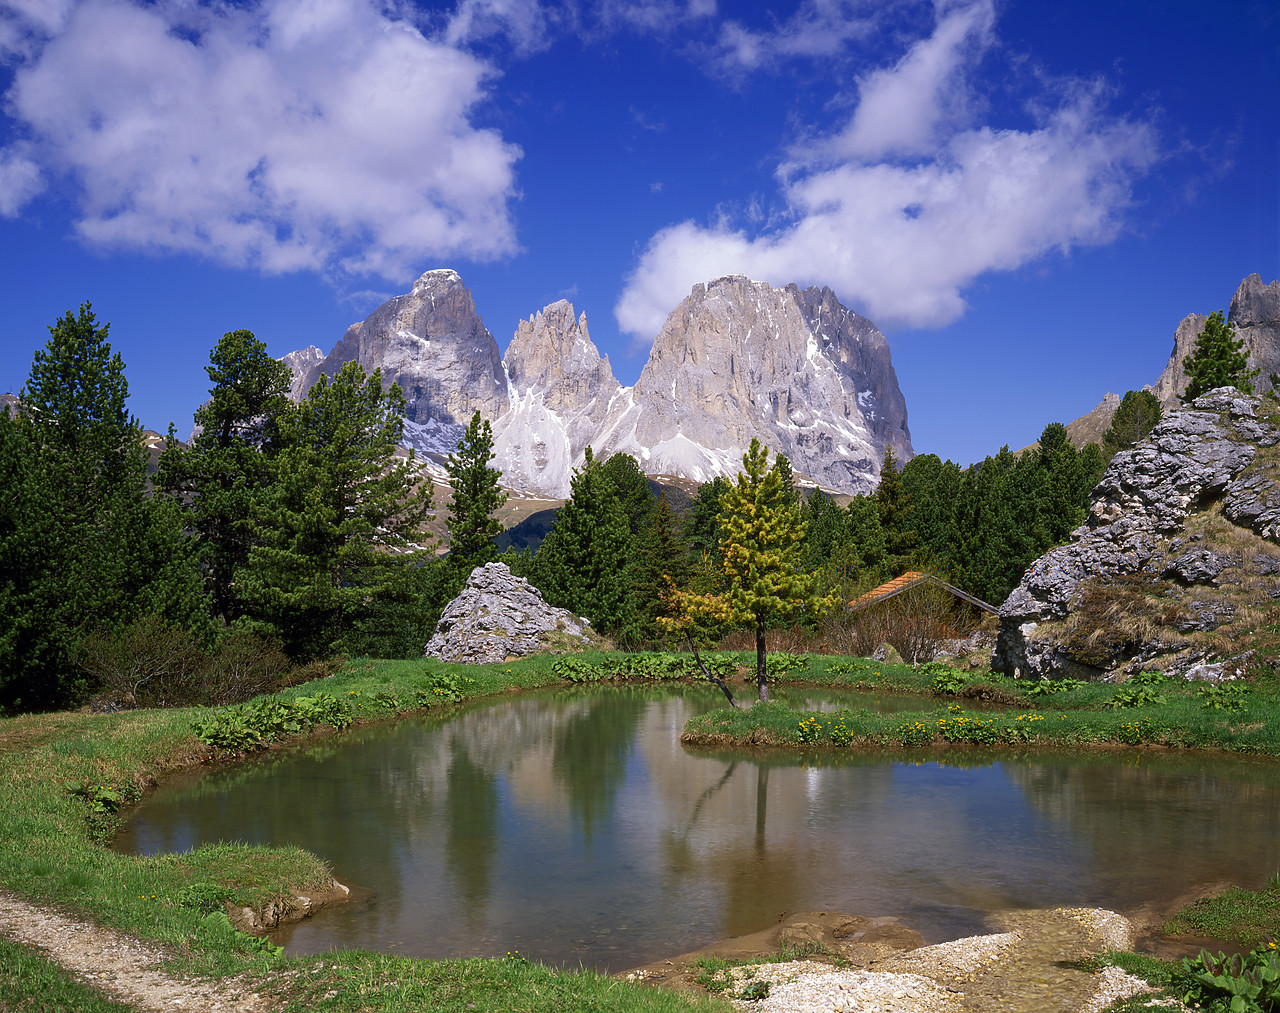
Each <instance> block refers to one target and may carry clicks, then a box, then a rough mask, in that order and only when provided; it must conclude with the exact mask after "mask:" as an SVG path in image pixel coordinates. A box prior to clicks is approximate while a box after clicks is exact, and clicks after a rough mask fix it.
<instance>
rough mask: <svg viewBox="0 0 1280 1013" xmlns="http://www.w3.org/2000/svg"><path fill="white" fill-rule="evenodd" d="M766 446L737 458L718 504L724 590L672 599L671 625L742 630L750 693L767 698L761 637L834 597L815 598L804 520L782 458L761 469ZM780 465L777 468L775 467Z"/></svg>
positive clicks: (815, 611)
mask: <svg viewBox="0 0 1280 1013" xmlns="http://www.w3.org/2000/svg"><path fill="white" fill-rule="evenodd" d="M768 457H769V448H768V447H766V446H765V445H764V444H762V443H761V442H760V441H759V440H758V439H755V438H753V439H752V440H751V446H750V447H749V448H748V449H747V452H746V453H745V454H744V455H743V456H742V466H743V470H742V471H741V472H739V473H738V476H737V479H736V480H735V481H734V482H733V483H732V484H731V485H730V486H729V488H728V489H727V490H726V491H725V493H724V494H723V496H722V497H721V499H720V508H721V526H722V534H721V541H720V549H721V554H722V556H723V559H724V564H723V566H724V576H725V582H726V587H725V590H724V591H723V592H722V593H720V594H710V595H694V594H690V593H685V594H683V595H681V594H676V595H673V596H672V597H673V605H674V606H675V612H676V615H677V619H676V620H674V621H673V622H672V624H671V625H674V626H678V625H679V617H680V616H681V615H683V616H684V617H686V622H687V621H688V620H689V619H692V618H693V617H695V616H705V617H706V618H711V619H717V618H718V619H723V620H726V621H728V622H730V623H733V624H734V625H740V626H746V627H748V628H751V629H753V630H754V631H755V635H756V688H757V691H758V696H759V698H760V699H761V700H768V699H769V673H768V668H767V664H766V662H767V654H766V645H765V633H766V632H767V630H768V629H769V628H770V627H771V626H774V625H776V624H778V623H781V622H784V621H786V620H788V619H791V618H793V617H795V616H796V615H798V614H800V613H802V612H806V611H808V612H811V613H813V614H815V615H816V614H821V613H822V612H825V611H827V610H828V609H830V608H831V607H832V605H833V604H834V602H835V598H834V596H831V597H821V596H819V595H818V594H817V593H816V586H817V577H816V575H815V574H813V573H811V572H809V570H808V569H807V567H806V563H807V553H806V548H805V540H804V538H805V521H804V516H803V514H802V511H801V507H800V504H799V502H798V501H797V498H796V496H795V494H794V491H793V490H792V489H791V488H790V484H789V482H788V481H787V478H788V475H789V473H790V467H789V465H788V464H787V463H786V461H785V458H779V459H775V461H774V463H773V466H772V467H767V465H768ZM779 460H782V461H783V464H781V465H780V464H779V463H778V462H779Z"/></svg>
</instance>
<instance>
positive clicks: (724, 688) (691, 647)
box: [689, 637, 742, 710]
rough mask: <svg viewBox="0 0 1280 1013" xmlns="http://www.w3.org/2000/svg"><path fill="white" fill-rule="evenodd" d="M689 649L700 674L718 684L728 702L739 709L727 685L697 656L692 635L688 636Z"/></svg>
mask: <svg viewBox="0 0 1280 1013" xmlns="http://www.w3.org/2000/svg"><path fill="white" fill-rule="evenodd" d="M689 650H691V651H692V652H693V660H694V661H696V662H697V663H698V667H699V668H700V669H702V674H703V675H705V676H706V677H707V681H708V682H714V683H715V684H716V685H717V686H719V687H720V691H721V692H722V693H724V695H725V696H727V697H728V698H729V703H731V704H732V705H733V706H734V707H735V708H737V709H738V710H741V709H742V708H741V707H740V706H739V705H738V701H737V700H735V699H734V698H733V693H732V692H731V691H730V690H729V687H728V686H726V685H725V684H724V680H723V679H717V678H716V677H715V676H714V675H712V674H711V670H710V669H709V668H707V666H706V665H704V664H703V663H702V659H701V658H700V657H699V656H698V648H697V647H695V646H694V644H693V637H690V638H689Z"/></svg>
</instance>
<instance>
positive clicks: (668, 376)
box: [285, 271, 912, 497]
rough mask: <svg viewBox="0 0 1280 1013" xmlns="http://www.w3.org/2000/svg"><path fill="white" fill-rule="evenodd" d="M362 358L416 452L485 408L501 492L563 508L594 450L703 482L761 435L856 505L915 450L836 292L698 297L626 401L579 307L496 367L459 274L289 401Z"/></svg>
mask: <svg viewBox="0 0 1280 1013" xmlns="http://www.w3.org/2000/svg"><path fill="white" fill-rule="evenodd" d="M351 360H356V361H359V362H360V364H361V365H362V366H364V368H365V370H366V371H372V370H373V369H375V368H378V367H381V369H382V375H383V379H384V381H385V382H386V383H391V382H392V381H395V382H397V383H399V384H400V386H401V388H402V389H403V390H404V392H405V396H406V397H407V399H408V403H409V408H408V421H407V423H406V442H408V443H409V444H410V445H411V446H413V447H415V448H416V449H418V450H419V451H426V452H434V453H438V454H447V453H449V452H451V451H453V450H454V449H455V448H456V445H457V440H458V438H459V436H460V435H461V431H462V428H463V426H464V425H465V423H466V422H467V420H468V419H469V418H470V416H471V414H472V413H473V412H474V411H476V410H479V411H480V413H481V415H482V416H484V417H485V418H487V419H489V420H490V421H491V422H492V423H493V427H494V451H495V461H494V463H495V466H496V467H498V468H499V469H500V470H501V471H502V473H503V481H504V483H505V484H506V485H507V486H509V487H510V488H513V489H517V490H521V491H524V492H528V493H531V494H535V495H541V496H548V497H564V496H567V495H568V494H569V479H570V477H571V475H572V471H573V469H574V468H575V467H579V466H581V464H582V462H583V460H584V454H585V449H586V447H587V446H588V445H590V446H591V447H592V448H593V449H594V450H595V452H596V455H597V456H599V457H607V456H608V455H609V454H612V453H617V452H626V453H630V454H633V455H634V456H635V457H636V458H637V460H638V461H639V462H640V466H641V468H642V469H643V470H644V471H645V472H646V473H647V474H651V475H654V474H668V475H673V476H677V477H682V478H690V479H693V480H695V481H705V480H706V479H709V478H711V477H713V476H715V475H733V474H736V473H737V471H738V470H739V468H740V467H741V463H742V455H743V453H744V452H745V450H746V449H747V447H748V446H749V445H750V443H751V439H752V438H753V437H759V438H760V439H761V440H762V441H763V442H765V443H767V444H768V445H769V447H770V449H771V450H772V451H774V452H775V453H782V454H786V455H787V456H788V457H789V458H790V460H791V463H792V466H793V468H794V469H795V471H796V472H797V474H799V475H800V476H806V477H808V478H809V479H811V480H813V481H814V482H816V483H818V484H820V485H822V486H825V487H826V488H828V489H831V490H834V491H837V492H846V493H856V492H866V491H868V490H870V489H872V488H874V487H875V485H876V483H877V481H878V480H879V473H880V462H881V459H882V458H883V455H884V449H885V447H886V446H892V447H893V448H894V451H895V452H896V454H897V456H898V458H899V460H901V461H904V462H905V461H906V460H908V459H909V458H910V457H911V455H912V450H911V437H910V433H909V431H908V429H907V409H906V402H905V400H904V399H903V396H902V392H901V390H899V388H898V380H897V376H896V374H895V373H894V369H893V363H892V361H891V358H890V353H889V346H888V342H887V341H886V340H885V338H884V335H883V334H881V333H880V331H879V330H878V329H877V328H876V327H875V325H874V324H872V323H871V321H869V320H867V319H866V318H865V317H861V316H859V315H858V314H856V313H853V312H851V311H850V310H848V309H846V308H845V307H844V306H842V305H841V304H840V302H839V301H838V300H837V299H836V297H835V296H834V294H832V292H831V291H830V289H825V288H823V289H819V288H810V289H806V290H804V291H801V290H800V289H799V288H797V287H796V286H795V285H788V286H787V287H786V288H782V289H775V288H772V287H771V286H769V285H766V284H764V283H762V282H754V281H750V280H748V279H747V278H744V277H741V276H735V277H729V278H720V279H717V280H716V281H713V282H711V283H709V284H707V285H698V286H696V287H695V288H694V290H693V293H692V294H691V295H690V296H689V298H687V299H685V300H684V301H683V302H682V303H681V304H680V306H678V307H677V308H676V309H675V310H674V311H673V312H672V313H671V315H670V316H669V317H668V319H667V321H666V324H665V325H664V326H663V329H662V332H661V334H659V336H658V339H657V340H656V341H655V342H654V346H653V350H652V352H651V354H650V356H649V360H648V362H647V363H646V364H645V367H644V370H643V371H642V372H641V374H640V379H639V381H638V382H637V383H636V385H635V387H634V388H627V387H623V386H622V385H621V384H620V383H619V382H618V380H617V379H616V378H615V377H614V375H613V371H612V369H611V367H610V365H609V360H608V357H606V356H601V354H600V351H599V349H598V348H597V347H596V345H595V344H594V343H593V342H592V340H591V336H590V333H589V332H588V329H587V320H586V315H585V314H582V315H580V316H579V315H575V313H574V308H573V306H572V305H570V304H569V303H568V302H564V301H560V302H557V303H553V304H551V305H550V306H547V307H546V308H545V309H543V310H541V311H540V312H538V313H536V314H534V315H533V316H531V317H529V318H528V319H527V320H522V321H521V322H520V324H519V326H518V327H517V328H516V332H515V335H514V337H513V338H512V341H511V344H510V346H509V347H508V348H507V353H506V356H505V358H503V359H499V357H498V351H497V345H496V343H495V342H494V340H493V337H492V335H491V334H490V333H489V332H488V331H487V330H486V329H485V327H484V324H483V323H482V322H481V320H480V317H479V315H478V314H477V313H476V309H475V305H474V302H473V301H472V298H471V293H470V292H469V291H468V290H467V289H466V287H465V286H464V285H463V284H462V280H461V279H460V278H459V277H458V275H457V274H455V273H454V272H453V271H428V272H427V273H426V274H424V275H423V276H422V277H421V278H419V279H418V281H417V282H416V283H415V284H414V286H413V291H412V292H410V293H408V294H407V295H403V296H398V297H397V298H395V299H392V300H390V301H389V302H387V303H384V304H383V305H382V306H380V307H378V309H376V310H375V311H374V312H373V313H371V314H370V315H369V316H368V317H367V318H366V319H365V320H363V321H362V322H360V323H358V324H354V325H353V326H352V327H351V328H350V329H349V330H348V331H347V334H346V336H345V337H344V338H343V339H342V340H341V341H340V342H338V344H337V345H335V346H334V348H333V350H332V351H331V352H330V353H329V354H328V355H327V356H325V355H321V353H320V350H319V349H317V348H315V347H314V346H313V347H311V348H307V349H302V350H300V351H298V352H292V353H290V354H289V355H288V356H286V357H285V362H287V363H288V364H289V365H290V368H291V369H293V371H294V385H293V396H294V397H295V398H300V397H302V396H303V395H304V394H305V392H306V391H307V390H308V389H309V388H310V386H311V384H312V383H314V382H315V380H316V378H317V377H318V376H320V375H321V374H332V373H334V372H336V371H337V370H338V369H339V368H340V367H341V366H342V364H343V363H345V362H349V361H351Z"/></svg>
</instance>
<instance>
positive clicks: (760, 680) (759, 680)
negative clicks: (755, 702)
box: [756, 623, 769, 701]
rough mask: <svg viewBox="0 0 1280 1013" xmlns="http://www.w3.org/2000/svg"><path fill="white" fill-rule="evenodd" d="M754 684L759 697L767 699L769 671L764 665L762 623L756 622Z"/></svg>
mask: <svg viewBox="0 0 1280 1013" xmlns="http://www.w3.org/2000/svg"><path fill="white" fill-rule="evenodd" d="M756 686H758V687H759V689H760V699H761V700H766V701H767V700H768V699H769V673H768V672H767V671H766V670H765V667H764V623H756Z"/></svg>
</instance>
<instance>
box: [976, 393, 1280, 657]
mask: <svg viewBox="0 0 1280 1013" xmlns="http://www.w3.org/2000/svg"><path fill="white" fill-rule="evenodd" d="M1278 412H1280V406H1277V404H1276V402H1275V401H1274V400H1273V399H1271V398H1270V397H1267V398H1265V399H1263V398H1260V397H1257V396H1253V397H1250V396H1246V395H1243V394H1240V393H1239V392H1238V391H1236V390H1235V389H1234V388H1231V387H1226V388H1222V389H1221V390H1217V391H1212V392H1210V393H1208V394H1205V395H1204V396H1202V397H1200V398H1197V399H1196V401H1195V402H1194V403H1193V404H1192V405H1191V406H1189V407H1183V406H1181V405H1176V404H1175V405H1173V406H1170V409H1169V410H1168V412H1167V414H1166V415H1165V417H1164V419H1163V420H1162V421H1161V422H1160V423H1159V425H1157V426H1156V427H1155V429H1153V430H1152V431H1151V434H1150V435H1149V436H1148V437H1147V438H1146V439H1145V440H1143V441H1142V442H1140V443H1138V444H1137V445H1136V446H1134V447H1133V448H1132V449H1130V450H1127V451H1122V452H1121V453H1119V454H1117V455H1116V456H1115V458H1113V460H1112V461H1111V464H1110V466H1109V467H1108V468H1107V471H1106V473H1105V474H1104V475H1103V477H1102V480H1101V482H1099V483H1098V485H1097V487H1096V488H1095V489H1094V493H1093V503H1092V505H1091V507H1090V510H1089V514H1088V518H1087V520H1086V522H1085V524H1084V525H1082V526H1081V527H1080V528H1078V529H1076V531H1074V532H1072V535H1071V538H1072V540H1071V542H1070V543H1069V544H1067V545H1062V546H1059V547H1057V548H1055V549H1052V550H1050V551H1049V552H1048V553H1046V554H1045V555H1044V556H1042V557H1041V558H1040V559H1038V560H1036V561H1035V562H1034V563H1032V565H1031V566H1030V567H1029V568H1028V569H1027V572H1026V574H1025V575H1024V576H1023V579H1022V583H1021V584H1020V585H1019V586H1018V587H1017V588H1016V589H1015V590H1014V591H1013V593H1012V594H1011V595H1010V596H1009V597H1008V599H1006V601H1005V602H1004V604H1003V606H1002V607H1001V609H1000V635H999V638H998V641H997V646H996V652H995V656H994V658H993V667H995V668H997V669H999V670H1001V671H1004V672H1006V673H1008V674H1010V675H1014V676H1021V677H1061V676H1070V677H1074V678H1088V679H1096V678H1102V677H1123V676H1124V675H1125V674H1131V673H1133V672H1136V671H1139V670H1142V669H1150V668H1156V669H1160V670H1164V671H1168V672H1175V673H1185V672H1187V671H1189V670H1191V669H1193V668H1194V667H1196V666H1197V665H1200V664H1201V663H1202V662H1204V661H1205V659H1207V658H1211V657H1226V656H1229V655H1239V654H1240V652H1242V651H1245V650H1246V649H1247V647H1248V641H1247V640H1242V639H1241V637H1245V636H1246V635H1252V634H1253V632H1254V631H1255V630H1256V629H1258V628H1259V627H1262V626H1265V623H1264V622H1261V621H1260V618H1261V616H1262V615H1264V614H1268V613H1270V612H1271V611H1273V610H1274V607H1275V606H1274V602H1275V599H1276V598H1280V579H1277V578H1276V576H1275V575H1276V574H1277V573H1278V572H1280V544H1278V543H1280V450H1277V449H1276V448H1277V445H1280V427H1278V426H1277V422H1278V421H1280V415H1278V414H1277V413H1278ZM1228 631H1230V632H1228ZM1255 646H1256V645H1255Z"/></svg>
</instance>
